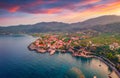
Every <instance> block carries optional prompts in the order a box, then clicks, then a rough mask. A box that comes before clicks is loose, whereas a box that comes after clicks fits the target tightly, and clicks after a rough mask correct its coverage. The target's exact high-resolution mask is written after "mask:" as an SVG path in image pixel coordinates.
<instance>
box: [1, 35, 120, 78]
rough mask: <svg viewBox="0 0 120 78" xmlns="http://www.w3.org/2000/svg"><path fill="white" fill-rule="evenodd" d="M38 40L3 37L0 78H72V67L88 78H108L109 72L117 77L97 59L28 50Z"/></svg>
mask: <svg viewBox="0 0 120 78" xmlns="http://www.w3.org/2000/svg"><path fill="white" fill-rule="evenodd" d="M35 39H36V38H33V37H31V36H27V35H12V36H0V78H73V77H74V76H73V75H74V74H73V72H74V70H71V69H73V68H75V69H78V70H80V71H81V72H82V74H83V75H84V76H85V78H93V76H97V78H108V74H109V73H112V74H111V75H112V76H113V78H118V77H117V76H116V74H115V72H114V71H112V70H111V69H110V68H109V67H108V66H107V65H106V64H104V63H103V62H101V61H100V60H98V59H95V58H81V57H72V56H71V55H70V54H68V53H66V54H61V53H57V54H55V55H52V56H50V55H49V54H48V53H46V54H40V53H36V52H34V51H29V50H28V49H27V46H28V45H29V44H30V43H31V42H33V41H34V40H35ZM99 65H101V66H99ZM75 73H76V72H75ZM78 73H79V72H78ZM77 75H79V74H77ZM70 76H71V77H70ZM74 78H75V77H74Z"/></svg>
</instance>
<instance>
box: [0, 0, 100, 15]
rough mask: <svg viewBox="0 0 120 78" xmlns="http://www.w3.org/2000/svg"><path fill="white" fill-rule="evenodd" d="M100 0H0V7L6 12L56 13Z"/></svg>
mask: <svg viewBox="0 0 120 78" xmlns="http://www.w3.org/2000/svg"><path fill="white" fill-rule="evenodd" d="M99 1H100V0H26V1H24V0H1V2H0V9H3V10H7V11H8V12H18V11H19V12H26V13H33V14H34V13H35V14H36V13H42V14H43V13H48V14H52V13H58V12H63V11H64V10H74V9H77V8H78V7H82V6H85V5H88V4H93V3H96V2H99Z"/></svg>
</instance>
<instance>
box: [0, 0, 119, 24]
mask: <svg viewBox="0 0 120 78" xmlns="http://www.w3.org/2000/svg"><path fill="white" fill-rule="evenodd" d="M102 15H120V0H26V1H23V0H0V26H9V25H19V24H34V23H38V22H51V21H57V22H65V23H75V22H81V21H84V20H87V19H90V18H94V17H98V16H102Z"/></svg>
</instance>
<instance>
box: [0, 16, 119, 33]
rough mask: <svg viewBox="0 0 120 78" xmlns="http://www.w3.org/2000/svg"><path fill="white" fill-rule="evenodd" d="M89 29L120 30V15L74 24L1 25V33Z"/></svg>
mask: <svg viewBox="0 0 120 78" xmlns="http://www.w3.org/2000/svg"><path fill="white" fill-rule="evenodd" d="M87 29H92V30H96V31H99V32H114V31H116V32H119V30H120V16H115V15H107V16H101V17H97V18H92V19H88V20H86V21H84V22H78V23H72V24H67V23H62V22H41V23H37V24H33V25H18V26H8V27H0V34H10V33H12V34H18V33H27V34H28V33H40V32H42V33H44V32H74V31H80V30H87Z"/></svg>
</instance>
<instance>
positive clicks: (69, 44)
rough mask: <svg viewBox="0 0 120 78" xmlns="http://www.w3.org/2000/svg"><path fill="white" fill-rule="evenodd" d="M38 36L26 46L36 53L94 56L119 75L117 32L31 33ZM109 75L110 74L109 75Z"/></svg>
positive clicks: (119, 56)
mask: <svg viewBox="0 0 120 78" xmlns="http://www.w3.org/2000/svg"><path fill="white" fill-rule="evenodd" d="M32 35H33V36H37V37H39V38H38V39H37V40H36V41H34V42H33V43H31V44H30V45H29V46H28V48H29V49H30V50H32V51H33V50H34V51H37V52H38V53H46V52H48V53H49V54H50V55H53V54H55V53H56V52H61V53H71V54H72V56H77V57H85V58H89V57H95V58H98V59H100V60H101V61H103V62H104V63H106V64H107V65H109V66H110V67H111V68H112V69H113V70H115V72H116V73H117V74H118V75H119V76H120V74H119V72H120V46H119V44H120V43H119V41H120V39H119V37H118V36H119V34H108V33H104V34H103V33H99V32H96V31H85V32H76V33H57V34H56V33H52V34H51V33H49V34H48V33H44V34H32ZM109 77H110V75H109Z"/></svg>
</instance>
